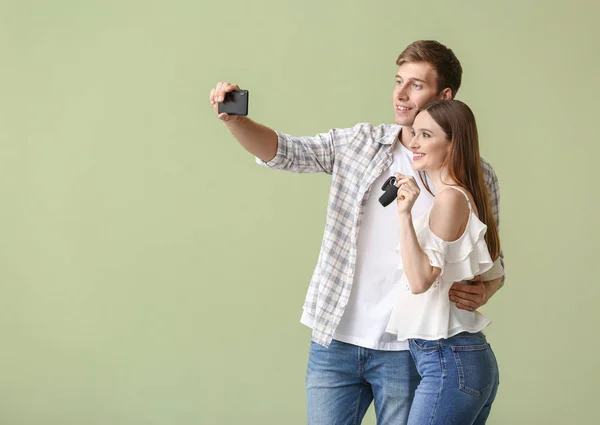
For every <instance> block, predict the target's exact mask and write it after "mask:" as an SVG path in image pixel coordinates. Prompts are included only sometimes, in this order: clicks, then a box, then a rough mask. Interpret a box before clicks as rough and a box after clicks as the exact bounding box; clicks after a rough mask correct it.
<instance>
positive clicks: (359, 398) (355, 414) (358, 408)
mask: <svg viewBox="0 0 600 425" xmlns="http://www.w3.org/2000/svg"><path fill="white" fill-rule="evenodd" d="M363 388H364V387H363V386H362V385H361V386H360V390H359V391H358V397H357V398H356V406H355V407H354V415H353V417H354V418H353V419H354V422H353V425H359V423H360V422H359V419H358V414H359V412H360V402H361V400H362V395H363Z"/></svg>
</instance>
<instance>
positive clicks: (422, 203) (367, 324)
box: [301, 139, 433, 350]
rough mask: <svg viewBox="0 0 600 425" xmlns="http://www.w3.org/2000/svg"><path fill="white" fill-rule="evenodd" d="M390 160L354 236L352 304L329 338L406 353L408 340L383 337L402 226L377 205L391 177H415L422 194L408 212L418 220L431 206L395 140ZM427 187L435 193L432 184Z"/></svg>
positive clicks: (393, 212) (393, 211)
mask: <svg viewBox="0 0 600 425" xmlns="http://www.w3.org/2000/svg"><path fill="white" fill-rule="evenodd" d="M392 153H393V157H394V162H393V163H392V165H391V166H390V168H389V169H388V170H386V171H384V172H383V173H382V175H381V176H379V177H378V178H377V180H375V182H374V183H373V186H372V187H371V191H370V194H369V198H368V200H367V204H366V205H365V209H364V214H363V219H362V222H361V225H360V229H359V232H358V240H357V259H356V270H355V273H354V282H353V284H352V292H351V293H350V300H349V302H348V305H347V306H346V309H345V311H344V315H343V316H342V319H341V322H340V324H339V325H338V327H337V328H336V331H335V334H334V336H333V339H335V340H338V341H342V342H347V343H350V344H354V345H358V346H360V347H365V348H372V349H376V350H407V349H408V343H407V342H406V341H398V340H397V338H396V336H395V335H391V334H389V333H386V331H385V330H386V327H387V325H388V322H389V319H390V315H391V312H392V307H393V306H394V304H395V301H396V299H397V293H398V288H399V282H400V280H401V277H402V270H401V269H398V262H399V256H398V254H397V253H396V248H397V246H398V243H399V241H400V228H399V219H398V209H397V207H396V202H395V201H394V202H392V203H391V204H390V205H388V206H387V207H385V208H384V207H383V206H382V205H381V204H380V203H379V197H380V196H381V195H382V194H383V191H382V190H381V186H382V185H383V183H384V182H385V181H386V180H387V179H388V178H389V177H390V176H392V175H394V173H397V172H399V173H401V174H404V175H410V176H414V177H415V179H416V180H417V183H418V184H419V186H420V187H421V194H420V195H419V197H418V198H417V201H416V202H415V205H414V206H413V209H412V216H413V217H419V216H421V215H422V214H423V213H425V212H426V211H427V210H429V209H430V208H431V206H432V205H433V197H432V196H431V194H430V193H429V192H428V191H427V190H426V189H425V188H424V187H423V185H422V182H421V179H420V177H419V176H418V174H417V172H416V171H414V170H413V167H412V163H413V161H412V156H413V155H412V152H411V151H410V150H408V149H407V148H406V147H404V145H402V143H400V141H399V140H398V139H396V141H395V142H394V147H393V152H392ZM429 187H430V188H432V190H433V185H432V184H431V183H430V184H429ZM301 322H302V323H303V324H305V325H307V326H309V327H312V323H313V318H312V317H311V316H310V315H309V314H307V313H306V312H305V313H304V314H303V315H302V318H301Z"/></svg>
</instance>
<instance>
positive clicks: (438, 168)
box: [387, 100, 502, 425]
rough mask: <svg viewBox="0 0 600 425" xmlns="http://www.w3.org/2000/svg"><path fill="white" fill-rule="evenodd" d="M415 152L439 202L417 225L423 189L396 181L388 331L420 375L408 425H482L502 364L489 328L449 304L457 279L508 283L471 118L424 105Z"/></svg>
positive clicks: (453, 107) (453, 104) (460, 107)
mask: <svg viewBox="0 0 600 425" xmlns="http://www.w3.org/2000/svg"><path fill="white" fill-rule="evenodd" d="M409 147H410V149H411V150H412V151H413V153H414V158H413V161H414V162H413V167H414V169H415V170H417V171H419V174H420V175H421V176H422V177H423V173H425V172H426V173H427V174H428V175H429V179H430V181H431V183H432V184H433V186H434V187H435V193H436V196H435V200H434V203H433V206H432V208H431V209H430V210H429V211H428V212H426V213H425V214H423V216H421V217H419V218H417V219H416V220H415V221H414V223H413V218H412V216H411V209H412V206H413V204H414V203H415V201H416V199H417V197H418V196H419V193H420V189H419V186H418V185H417V182H416V181H415V179H414V178H413V177H406V176H403V175H400V174H397V175H396V179H397V183H396V184H397V185H398V187H399V189H398V216H399V219H400V247H399V253H400V254H401V264H400V266H399V267H401V268H402V270H403V274H402V279H401V281H400V286H399V293H398V299H397V302H396V305H395V306H394V309H393V311H392V315H391V317H390V321H389V324H388V327H387V331H388V332H390V333H393V334H396V335H397V338H398V339H399V340H407V339H408V340H409V345H410V351H411V354H412V356H413V359H414V361H415V363H416V366H417V370H418V371H419V374H420V375H421V382H420V384H419V386H418V388H417V391H416V393H415V398H414V401H413V404H412V407H411V411H410V416H409V419H408V423H409V425H425V424H427V425H433V424H440V425H453V424H456V425H469V424H477V425H480V424H484V423H485V421H486V420H487V417H488V415H489V413H490V409H491V405H492V402H493V401H494V398H495V396H496V391H497V389H498V365H497V363H496V358H495V356H494V353H493V352H492V349H491V347H490V345H489V344H488V343H487V341H486V338H485V336H484V335H483V333H482V332H481V331H482V329H483V328H485V327H486V326H487V325H488V324H489V323H490V321H489V320H488V319H487V318H486V317H484V316H483V315H482V314H480V313H479V312H477V311H467V310H461V309H459V308H457V307H456V305H455V304H454V303H452V302H451V301H450V300H449V297H448V291H449V289H450V286H452V284H453V283H455V282H462V281H467V280H470V279H472V278H473V277H474V276H477V275H483V276H482V277H484V280H491V279H495V278H498V277H501V276H502V270H501V269H500V268H499V267H493V265H494V260H496V259H497V258H498V256H499V253H500V241H499V237H498V229H497V227H496V224H495V221H494V218H493V216H492V211H491V208H490V205H489V201H488V194H487V193H486V187H485V184H484V182H483V175H482V172H481V168H480V157H479V142H478V138H477V126H476V123H475V117H474V116H473V112H472V111H471V110H470V109H469V107H468V106H467V105H465V104H464V103H462V102H460V101H457V100H442V101H436V102H433V103H431V104H429V105H427V106H426V107H424V108H423V109H422V110H421V111H420V112H419V114H418V115H417V117H416V118H415V121H414V125H413V138H412V141H411V143H410V146H409ZM423 182H424V185H425V187H426V188H427V189H428V190H430V188H429V186H428V185H427V183H426V180H424V179H423ZM465 284H467V282H465Z"/></svg>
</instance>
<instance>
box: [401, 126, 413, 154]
mask: <svg viewBox="0 0 600 425" xmlns="http://www.w3.org/2000/svg"><path fill="white" fill-rule="evenodd" d="M411 130H412V128H411V127H406V126H402V129H400V134H399V135H398V138H399V139H400V143H402V144H403V145H404V147H405V148H406V149H410V148H409V147H408V145H409V144H410V141H411V139H412V136H411Z"/></svg>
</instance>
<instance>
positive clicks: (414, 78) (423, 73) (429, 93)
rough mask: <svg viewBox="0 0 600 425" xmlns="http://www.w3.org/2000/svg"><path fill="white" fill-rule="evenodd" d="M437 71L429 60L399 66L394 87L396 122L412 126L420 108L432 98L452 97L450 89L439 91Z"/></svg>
mask: <svg viewBox="0 0 600 425" xmlns="http://www.w3.org/2000/svg"><path fill="white" fill-rule="evenodd" d="M436 84H437V72H436V71H435V69H433V68H432V66H431V65H429V64H428V63H427V62H407V63H403V64H402V65H401V66H400V67H399V68H398V73H397V74H396V87H395V88H394V99H393V101H394V110H395V112H396V116H395V118H394V122H395V123H396V124H399V125H403V126H408V127H411V126H412V124H413V122H414V120H415V116H416V115H417V112H418V110H419V108H421V107H423V106H425V105H426V104H428V103H429V102H431V101H432V100H436V99H450V98H451V97H452V96H451V92H450V89H444V90H443V91H442V92H441V93H438V92H437V85H436Z"/></svg>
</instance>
